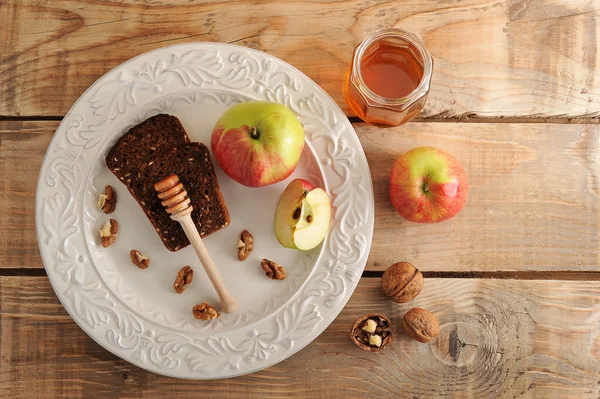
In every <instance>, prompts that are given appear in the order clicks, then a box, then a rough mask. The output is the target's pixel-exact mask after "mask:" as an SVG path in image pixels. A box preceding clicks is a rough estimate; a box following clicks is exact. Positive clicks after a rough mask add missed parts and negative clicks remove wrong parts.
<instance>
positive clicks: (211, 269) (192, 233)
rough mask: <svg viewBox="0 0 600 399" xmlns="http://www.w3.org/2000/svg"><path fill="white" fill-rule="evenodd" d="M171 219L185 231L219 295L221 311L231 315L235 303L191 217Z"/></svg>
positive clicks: (234, 308) (188, 215) (235, 306)
mask: <svg viewBox="0 0 600 399" xmlns="http://www.w3.org/2000/svg"><path fill="white" fill-rule="evenodd" d="M173 219H175V220H177V221H178V222H179V223H180V224H181V227H183V231H185V235H187V237H188V239H189V240H190V243H191V244H192V247H194V251H196V255H198V258H199V259H200V262H201V263H202V266H204V270H205V271H206V274H207V275H208V278H209V279H210V282H211V283H212V285H213V287H215V291H217V295H219V299H220V300H221V309H223V312H225V313H231V312H233V311H235V310H236V309H237V303H236V302H235V300H234V299H233V298H232V297H231V295H229V292H227V288H225V285H224V284H223V280H221V277H220V276H219V273H218V272H217V269H216V267H215V264H214V263H213V261H212V259H211V258H210V256H209V255H208V251H207V250H206V247H205V246H204V243H203V242H202V239H201V238H200V234H198V230H197V229H196V226H195V225H194V222H193V221H192V217H191V215H190V214H187V215H185V216H183V217H176V216H175V217H174V218H173Z"/></svg>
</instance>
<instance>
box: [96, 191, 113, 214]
mask: <svg viewBox="0 0 600 399" xmlns="http://www.w3.org/2000/svg"><path fill="white" fill-rule="evenodd" d="M104 191H105V193H103V194H100V197H99V198H98V208H100V209H102V212H104V213H106V214H107V215H108V214H109V213H113V212H114V211H115V206H116V205H117V193H116V192H115V190H114V189H113V188H112V187H111V186H109V185H106V186H104Z"/></svg>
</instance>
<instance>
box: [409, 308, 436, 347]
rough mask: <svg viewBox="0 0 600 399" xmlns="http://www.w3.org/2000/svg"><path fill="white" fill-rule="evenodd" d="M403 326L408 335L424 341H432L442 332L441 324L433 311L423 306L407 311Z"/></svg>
mask: <svg viewBox="0 0 600 399" xmlns="http://www.w3.org/2000/svg"><path fill="white" fill-rule="evenodd" d="M402 327H404V331H406V333H407V334H408V335H410V336H411V337H412V338H414V339H416V340H417V341H419V342H423V343H427V342H429V341H431V340H432V339H434V338H435V337H437V335H438V334H439V332H440V325H439V323H438V321H437V319H436V318H435V316H434V315H433V313H431V312H430V311H428V310H425V309H421V308H412V309H411V310H409V311H408V312H406V314H405V315H404V319H403V320H402Z"/></svg>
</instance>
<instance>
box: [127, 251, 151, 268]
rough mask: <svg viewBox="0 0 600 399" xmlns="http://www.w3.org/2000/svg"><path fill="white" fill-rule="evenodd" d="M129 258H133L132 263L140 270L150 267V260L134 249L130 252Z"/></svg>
mask: <svg viewBox="0 0 600 399" xmlns="http://www.w3.org/2000/svg"><path fill="white" fill-rule="evenodd" d="M129 257H130V258H131V262H132V263H133V264H134V265H136V266H137V267H139V268H140V269H147V268H148V266H150V258H148V257H147V256H144V255H142V254H141V253H140V251H138V250H137V249H132V250H131V251H130V252H129Z"/></svg>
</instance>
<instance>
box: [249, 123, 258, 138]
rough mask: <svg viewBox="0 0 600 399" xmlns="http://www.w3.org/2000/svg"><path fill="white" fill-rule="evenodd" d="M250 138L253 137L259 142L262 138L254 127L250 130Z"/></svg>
mask: <svg viewBox="0 0 600 399" xmlns="http://www.w3.org/2000/svg"><path fill="white" fill-rule="evenodd" d="M250 137H252V138H253V139H254V140H258V138H259V137H260V134H259V133H258V130H256V128H255V127H254V126H252V127H251V128H250Z"/></svg>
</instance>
